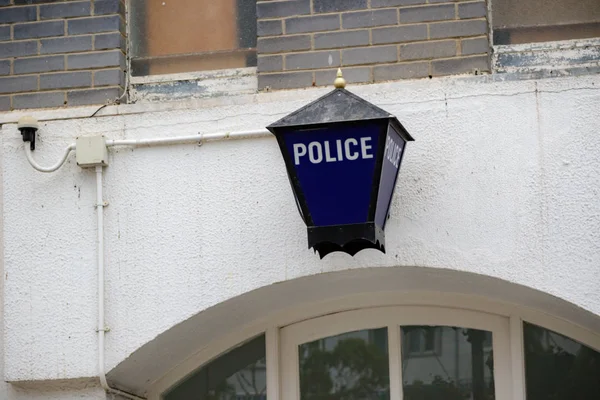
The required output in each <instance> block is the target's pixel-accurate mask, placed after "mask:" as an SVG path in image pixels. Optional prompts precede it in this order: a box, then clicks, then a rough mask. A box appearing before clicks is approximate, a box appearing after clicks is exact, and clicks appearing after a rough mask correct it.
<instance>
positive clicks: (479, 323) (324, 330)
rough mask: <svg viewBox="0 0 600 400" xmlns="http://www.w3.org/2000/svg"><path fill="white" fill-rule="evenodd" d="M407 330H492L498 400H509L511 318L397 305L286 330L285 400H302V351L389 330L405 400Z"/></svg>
mask: <svg viewBox="0 0 600 400" xmlns="http://www.w3.org/2000/svg"><path fill="white" fill-rule="evenodd" d="M404 325H442V326H460V327H463V328H472V329H480V330H486V331H491V332H492V335H493V347H494V380H495V390H496V400H510V399H511V397H512V394H511V393H512V383H511V376H510V374H509V371H510V363H511V362H510V355H509V354H510V333H509V332H510V331H509V320H508V318H506V317H501V316H497V315H492V314H488V313H483V312H475V311H467V310H457V309H448V308H444V307H423V306H398V307H380V308H366V309H361V310H354V311H347V312H343V313H337V314H334V315H327V316H324V317H320V318H314V319H310V320H307V321H303V322H299V323H297V324H294V325H290V326H287V327H285V328H283V329H281V333H280V335H281V355H280V357H281V359H280V363H281V364H280V365H281V388H282V392H281V393H282V398H283V399H285V400H299V399H300V371H299V364H298V346H299V345H300V344H303V343H307V342H312V341H314V340H318V339H322V338H325V337H329V336H333V335H339V334H341V333H345V332H351V331H357V330H362V329H373V328H382V327H387V329H388V355H389V371H390V400H402V399H403V387H402V361H401V360H402V349H401V341H400V340H401V339H400V327H401V326H404Z"/></svg>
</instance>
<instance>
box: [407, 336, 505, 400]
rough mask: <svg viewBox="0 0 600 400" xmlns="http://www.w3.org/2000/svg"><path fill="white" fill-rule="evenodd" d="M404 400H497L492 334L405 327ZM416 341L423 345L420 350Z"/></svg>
mask: <svg viewBox="0 0 600 400" xmlns="http://www.w3.org/2000/svg"><path fill="white" fill-rule="evenodd" d="M401 335H402V336H401V338H402V339H401V340H402V379H403V390H404V400H463V399H464V400H493V399H494V398H495V394H494V362H493V352H492V333H491V332H487V331H481V330H477V329H466V328H460V327H450V326H403V327H401ZM414 338H419V339H418V340H419V341H420V343H423V344H422V345H421V346H419V348H418V349H417V350H416V346H414V345H413V343H412V342H413V340H415V339H414Z"/></svg>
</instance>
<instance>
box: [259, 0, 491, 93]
mask: <svg viewBox="0 0 600 400" xmlns="http://www.w3.org/2000/svg"><path fill="white" fill-rule="evenodd" d="M486 7H487V6H486V3H485V1H464V0H454V1H452V0H283V1H275V0H269V1H259V2H257V16H258V35H259V38H258V45H257V49H258V85H259V89H261V90H263V89H267V88H271V89H285V88H300V87H308V86H321V85H331V83H332V82H333V80H334V77H335V71H336V70H337V68H338V67H342V68H343V71H344V77H345V78H346V80H347V81H349V82H355V83H364V82H380V81H386V80H395V79H409V78H424V77H431V76H441V75H450V74H460V73H473V72H475V71H489V57H488V51H489V44H488V35H487V32H488V29H487V25H488V24H487V20H486V14H487V12H486Z"/></svg>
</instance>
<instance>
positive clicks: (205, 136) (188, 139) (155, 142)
mask: <svg viewBox="0 0 600 400" xmlns="http://www.w3.org/2000/svg"><path fill="white" fill-rule="evenodd" d="M270 134H271V133H270V132H269V131H268V130H266V129H255V130H251V131H237V132H216V133H199V134H196V135H188V136H174V137H167V138H151V139H122V140H107V141H106V146H107V147H112V146H163V145H171V144H185V143H202V142H203V141H212V140H224V139H238V138H247V137H261V136H267V135H270Z"/></svg>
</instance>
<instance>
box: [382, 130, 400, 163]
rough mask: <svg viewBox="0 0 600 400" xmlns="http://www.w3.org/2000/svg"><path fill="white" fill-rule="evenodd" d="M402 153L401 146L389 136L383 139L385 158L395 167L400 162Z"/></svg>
mask: <svg viewBox="0 0 600 400" xmlns="http://www.w3.org/2000/svg"><path fill="white" fill-rule="evenodd" d="M401 155H402V147H401V146H399V145H398V144H397V143H396V142H394V140H392V138H391V137H389V136H388V138H387V139H386V141H385V155H384V156H385V158H386V159H387V160H388V161H389V162H391V163H392V165H393V166H394V167H395V168H398V165H399V164H400V156H401Z"/></svg>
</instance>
